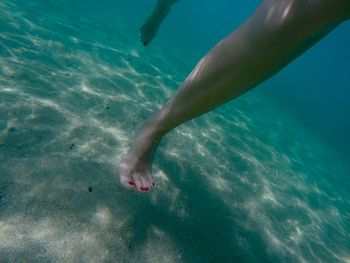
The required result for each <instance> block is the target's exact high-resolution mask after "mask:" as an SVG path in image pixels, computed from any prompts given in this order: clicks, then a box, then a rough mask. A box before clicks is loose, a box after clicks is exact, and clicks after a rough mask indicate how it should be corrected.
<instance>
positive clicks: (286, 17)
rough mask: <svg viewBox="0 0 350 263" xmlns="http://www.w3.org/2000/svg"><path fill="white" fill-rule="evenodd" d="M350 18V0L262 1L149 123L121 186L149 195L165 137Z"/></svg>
mask: <svg viewBox="0 0 350 263" xmlns="http://www.w3.org/2000/svg"><path fill="white" fill-rule="evenodd" d="M349 18H350V0H264V1H262V2H261V4H260V5H259V6H258V8H257V9H256V11H255V12H254V13H253V15H252V16H251V17H250V18H249V19H248V20H247V21H245V22H244V23H243V24H242V25H241V26H240V27H239V28H238V29H237V30H235V31H234V32H232V33H231V34H229V35H228V36H227V37H225V38H224V39H223V40H221V41H220V42H219V43H218V44H217V45H216V46H215V47H214V48H213V49H212V50H210V51H209V52H208V53H207V54H206V55H205V56H204V57H203V58H202V59H201V60H200V61H199V63H198V64H197V65H196V67H195V68H194V69H193V71H192V72H191V74H190V75H189V76H188V77H187V78H186V80H185V81H184V82H183V84H182V85H181V86H180V87H179V89H178V90H177V92H176V93H175V95H174V96H173V97H172V98H171V99H170V100H169V101H168V102H167V103H166V104H165V105H164V106H163V108H162V109H161V110H160V111H159V112H157V113H155V114H154V115H153V116H151V117H150V118H149V119H148V120H146V122H145V123H144V125H143V126H142V128H141V129H140V131H139V132H138V134H137V136H136V138H135V140H134V142H133V145H132V146H131V148H130V150H129V152H128V153H127V154H126V156H124V157H123V158H122V160H121V161H120V163H119V176H120V182H121V184H122V185H123V186H125V187H128V188H135V189H137V190H139V191H149V190H150V189H151V188H152V187H153V186H154V182H153V179H152V176H151V170H152V161H153V155H154V153H155V151H156V148H157V145H158V143H159V142H160V140H161V139H162V137H163V136H164V135H165V134H167V133H168V132H169V131H170V130H172V129H174V128H175V127H177V126H179V125H181V124H182V123H184V122H186V121H188V120H190V119H192V118H195V117H197V116H199V115H202V114H204V113H206V112H208V111H210V110H212V109H214V108H216V107H218V106H219V105H221V104H223V103H225V102H227V101H229V100H232V99H234V98H236V97H238V96H240V95H241V94H243V93H244V92H246V91H248V90H250V89H251V88H253V87H255V86H257V85H258V84H260V83H262V82H263V81H265V80H266V79H268V78H269V77H271V76H272V75H274V74H275V73H276V72H278V71H279V70H281V69H282V68H283V67H285V66H286V65H287V64H288V63H290V62H291V61H292V60H294V59H295V58H296V57H298V56H299V55H301V54H302V53H303V52H304V51H306V50H307V49H309V48H310V47H311V46H313V45H314V44H315V43H317V42H318V41H319V40H320V39H322V38H323V37H324V36H326V35H327V34H328V33H329V32H331V31H332V30H333V29H334V28H335V27H337V26H338V25H339V24H341V23H342V22H344V21H345V20H348V19H349Z"/></svg>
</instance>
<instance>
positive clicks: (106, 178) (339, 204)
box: [0, 0, 350, 262]
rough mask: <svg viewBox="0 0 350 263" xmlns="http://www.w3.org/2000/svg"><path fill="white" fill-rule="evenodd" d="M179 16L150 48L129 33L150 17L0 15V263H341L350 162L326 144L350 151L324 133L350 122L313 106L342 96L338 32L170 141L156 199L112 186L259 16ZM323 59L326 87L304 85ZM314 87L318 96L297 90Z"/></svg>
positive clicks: (42, 4) (28, 8)
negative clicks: (223, 41) (206, 61)
mask: <svg viewBox="0 0 350 263" xmlns="http://www.w3.org/2000/svg"><path fill="white" fill-rule="evenodd" d="M189 1H190V0H188V1H187V3H185V1H180V2H179V3H178V4H177V5H178V6H176V8H175V7H174V10H173V12H172V13H171V14H170V15H169V17H168V19H167V20H166V21H165V23H164V25H163V27H162V28H161V30H160V32H159V34H158V36H157V38H156V39H155V40H154V42H153V43H152V44H151V45H150V46H149V47H147V48H145V47H143V46H142V45H141V44H140V42H139V35H138V34H139V32H138V28H139V26H140V25H141V24H142V22H143V20H144V19H145V17H146V16H147V14H148V13H149V12H150V10H151V8H152V5H153V1H145V2H143V3H142V5H141V6H137V8H135V3H131V2H129V3H126V2H121V1H104V0H103V1H98V2H97V1H87V2H86V3H84V4H83V3H77V1H68V0H61V1H39V0H36V1H4V0H0V116H1V118H0V237H1V238H0V261H1V262H14V261H16V262H281V261H282V262H349V261H350V249H349V247H350V236H349V233H350V223H349V222H350V192H349V189H350V185H349V183H348V180H347V177H348V176H349V174H350V165H349V155H347V154H345V153H347V152H346V149H345V150H344V149H343V148H341V147H338V146H339V143H338V142H337V141H341V142H342V143H341V144H342V145H347V144H349V138H347V137H346V135H347V134H346V133H344V136H343V137H341V133H336V135H337V136H334V137H336V138H335V139H334V142H333V140H331V141H330V138H331V136H329V133H330V128H329V127H328V126H332V125H333V127H335V128H334V129H336V130H339V129H340V130H342V131H344V130H345V131H347V127H348V126H346V125H349V123H348V122H347V121H348V120H349V119H347V118H346V116H348V114H349V112H350V111H349V107H348V106H347V107H346V104H342V101H341V100H340V99H339V100H338V101H335V102H332V105H338V108H339V109H338V108H337V107H333V108H332V107H331V109H334V110H337V109H338V111H339V114H337V115H336V116H337V118H336V119H337V121H335V120H333V119H331V118H330V117H329V116H328V117H327V118H322V116H325V115H324V114H323V113H324V112H325V111H326V110H324V109H322V108H321V107H320V106H319V105H323V104H322V102H323V101H325V98H330V97H331V96H330V94H328V93H327V91H326V90H327V87H324V86H322V85H330V83H332V84H333V85H335V84H334V83H336V85H335V86H334V87H333V88H332V90H333V91H334V90H337V91H338V93H339V94H341V95H339V94H338V93H337V92H335V93H337V94H338V95H339V96H338V97H342V98H348V97H347V96H349V94H348V93H344V92H345V89H344V88H342V87H345V86H348V84H349V78H348V77H347V75H348V72H349V71H348V70H349V67H348V66H349V64H347V59H346V58H347V57H349V53H344V55H342V54H343V53H342V52H343V51H344V50H342V49H340V48H338V49H337V50H336V52H334V53H331V54H329V52H330V51H329V46H331V44H334V43H342V44H343V45H345V44H346V43H348V42H349V41H350V40H349V38H348V37H347V36H349V35H348V34H346V33H348V32H349V26H348V25H344V26H343V27H342V28H340V29H339V30H338V31H337V32H334V34H333V35H332V34H331V35H330V36H329V37H327V39H325V40H324V43H325V44H323V46H322V43H320V45H321V46H317V47H315V48H316V51H314V52H315V53H312V52H313V51H310V52H309V53H307V54H305V56H304V57H303V58H301V59H300V60H297V61H296V62H295V63H293V64H292V65H290V66H289V67H288V68H287V69H286V70H284V71H282V72H281V73H280V74H279V75H278V76H276V77H274V78H273V79H272V80H270V81H268V82H266V83H264V84H263V85H262V87H260V88H258V89H256V90H253V91H251V92H249V93H247V94H245V95H244V96H241V97H240V98H238V99H236V100H235V101H233V102H231V103H229V104H226V105H224V106H222V107H220V108H218V109H217V110H215V111H213V112H211V113H209V114H207V115H204V116H202V117H200V118H198V119H195V120H193V121H190V122H188V123H186V124H185V125H182V126H181V127H178V128H177V129H175V130H174V131H172V132H171V133H169V134H168V135H167V136H166V137H165V138H164V140H163V141H162V143H161V145H160V147H159V149H158V152H157V154H156V156H155V160H154V166H153V174H154V177H155V181H156V183H157V187H156V188H155V189H154V190H153V191H152V192H151V193H147V194H144V193H135V192H130V191H127V190H125V189H124V188H122V187H121V186H120V185H119V183H118V177H117V174H116V163H117V161H118V160H119V159H120V157H121V156H122V155H123V154H125V153H126V151H127V150H128V147H129V146H130V144H131V143H132V139H133V137H134V135H135V130H136V129H137V127H138V126H139V125H140V123H142V121H144V120H145V119H146V118H147V117H148V116H149V115H150V114H151V113H152V112H154V111H155V110H157V109H159V108H160V107H161V106H162V105H163V103H164V102H165V101H166V100H167V99H168V98H170V97H171V95H172V94H173V93H174V91H175V90H176V89H177V87H178V86H179V84H180V83H181V82H182V81H183V80H184V78H185V77H186V76H187V74H188V73H189V72H190V71H191V69H192V68H193V66H194V65H195V64H196V62H197V60H198V59H199V58H200V57H201V56H202V55H203V54H204V53H205V52H206V50H208V49H209V48H210V47H211V46H212V45H213V44H215V42H216V41H218V40H219V39H220V38H221V37H223V36H224V35H225V34H226V33H228V32H229V31H230V30H231V29H232V28H234V27H236V26H237V25H239V23H241V22H242V21H243V20H244V19H245V17H246V16H248V15H249V13H250V12H251V11H252V10H253V9H254V7H255V5H256V4H257V2H254V3H253V2H252V3H249V5H248V4H247V6H244V7H242V6H241V7H238V4H236V5H237V6H232V8H230V9H229V8H224V5H225V4H229V3H228V1H222V3H221V2H220V4H221V5H219V4H217V5H218V8H220V9H215V8H212V9H210V8H208V7H209V6H212V4H210V3H209V2H203V3H205V4H203V5H202V6H201V8H200V9H199V10H197V9H196V6H198V5H197V4H198V1H197V2H196V1H192V2H191V3H189ZM220 10H221V11H220ZM222 10H225V12H222ZM199 11H202V12H203V13H201V12H199ZM181 12H185V13H186V14H188V16H184V15H183V13H181ZM231 12H237V15H236V16H235V18H234V19H232V21H231V20H230V19H229V17H230V16H231ZM190 14H194V15H190ZM220 14H222V16H219V15H220ZM179 16H181V19H179ZM205 16H207V17H208V18H207V20H206V19H204V18H203V17H205ZM180 20H181V21H180ZM203 20H205V21H206V22H203ZM205 23H208V24H205ZM220 25H221V26H220ZM219 26H220V27H219ZM191 30H192V31H191ZM193 30H194V31H193ZM335 36H337V37H339V38H340V37H342V36H345V38H344V39H343V40H342V41H335V40H332V37H335ZM332 41H333V42H332ZM194 43H198V44H196V45H194ZM339 45H341V44H339ZM324 50H328V53H327V52H324V53H327V54H328V55H327V54H326V56H327V58H329V59H328V60H327V63H328V64H331V63H332V61H333V63H334V67H333V68H332V70H329V69H327V74H329V76H326V78H327V79H330V80H329V82H326V83H322V76H324V75H325V74H324V73H325V72H324V71H325V68H322V67H319V66H315V67H313V68H316V69H315V70H312V69H310V65H319V63H315V64H311V63H312V62H311V61H312V59H315V58H318V59H320V61H321V58H319V55H320V53H322V52H323V51H324ZM337 53H340V54H338V55H337ZM332 59H333V60H332ZM338 60H339V61H340V62H339V65H338V64H336V63H335V62H336V61H338ZM303 63H304V64H303ZM302 67H303V68H302ZM307 70H310V73H309V74H307V73H305V72H307ZM300 72H302V73H300ZM336 73H337V75H336V76H337V77H334V78H333V77H331V76H332V74H333V75H334V74H336ZM312 78H314V79H317V80H318V81H317V82H316V83H318V84H317V85H318V86H319V87H320V89H319V90H316V89H315V88H312V89H307V88H306V87H304V89H303V87H300V85H301V84H302V83H303V81H306V82H305V85H311V83H310V79H312ZM298 79H299V81H298ZM315 85H316V84H315ZM278 87H280V89H279V88H278ZM291 90H293V92H298V94H297V93H293V92H292V91H291ZM316 91H317V92H320V93H318V95H317V96H313V97H316V99H315V100H311V102H310V101H308V100H307V98H308V96H309V97H312V95H311V94H312V93H315V92H316ZM343 91H344V92H343ZM347 92H348V91H347ZM300 94H303V96H300ZM320 94H321V95H322V96H321V95H320ZM337 94H335V95H334V94H333V95H334V98H335V99H337V98H338V97H337V96H336V95H337ZM331 95H332V94H331ZM300 105H301V106H300ZM310 105H313V106H314V107H311V106H310ZM344 105H345V106H344ZM308 107H309V108H312V110H308ZM315 107H316V109H315ZM326 108H327V109H329V104H327V105H326ZM317 109H319V111H318V110H317ZM310 111H311V113H310V114H308V113H307V112H310ZM342 114H343V115H342ZM305 115H306V116H305ZM318 115H320V116H318ZM315 116H318V117H319V118H320V119H322V121H318V120H317V118H315ZM321 122H322V123H323V124H324V126H327V127H328V128H327V131H326V132H323V130H321V131H320V129H321V128H320V127H321V126H320V125H319V123H321ZM327 123H328V124H330V125H326V124H327ZM334 125H338V126H334Z"/></svg>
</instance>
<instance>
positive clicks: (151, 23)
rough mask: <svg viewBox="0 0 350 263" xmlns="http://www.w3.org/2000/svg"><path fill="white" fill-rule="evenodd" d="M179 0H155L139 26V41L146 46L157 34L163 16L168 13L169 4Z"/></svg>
mask: <svg viewBox="0 0 350 263" xmlns="http://www.w3.org/2000/svg"><path fill="white" fill-rule="evenodd" d="M177 1H179V0H157V3H156V5H155V7H154V9H153V11H152V13H151V15H150V16H149V17H148V18H147V19H146V21H145V23H144V24H143V25H142V26H141V28H140V33H141V42H142V43H143V44H144V45H145V46H147V45H148V44H149V43H150V42H151V41H152V39H153V38H154V37H155V35H156V34H157V31H158V29H159V27H160V25H161V24H162V22H163V20H164V18H165V17H166V16H167V15H168V14H169V12H170V10H171V6H172V5H173V4H175V3H176V2H177Z"/></svg>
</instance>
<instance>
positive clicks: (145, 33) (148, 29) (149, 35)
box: [140, 20, 160, 46]
mask: <svg viewBox="0 0 350 263" xmlns="http://www.w3.org/2000/svg"><path fill="white" fill-rule="evenodd" d="M159 25H160V24H159V23H154V22H152V21H151V20H150V21H147V22H146V23H145V24H143V25H142V27H141V28H140V33H141V42H142V44H143V45H144V46H147V45H148V44H149V43H150V42H151V41H152V39H153V38H154V36H155V35H156V33H157V31H158V27H159Z"/></svg>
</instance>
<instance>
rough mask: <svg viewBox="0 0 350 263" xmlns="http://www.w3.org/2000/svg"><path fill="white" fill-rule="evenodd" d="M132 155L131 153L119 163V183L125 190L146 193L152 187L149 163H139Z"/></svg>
mask: <svg viewBox="0 0 350 263" xmlns="http://www.w3.org/2000/svg"><path fill="white" fill-rule="evenodd" d="M132 155H133V154H132V153H129V154H128V155H127V156H126V157H125V158H124V159H123V160H122V161H121V162H120V163H119V179H120V183H121V184H122V185H123V186H124V187H126V188H134V189H137V190H138V191H142V192H148V191H150V190H151V189H152V188H153V187H154V182H153V178H152V176H151V163H149V162H144V161H141V160H140V159H137V158H135V157H133V156H132Z"/></svg>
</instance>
